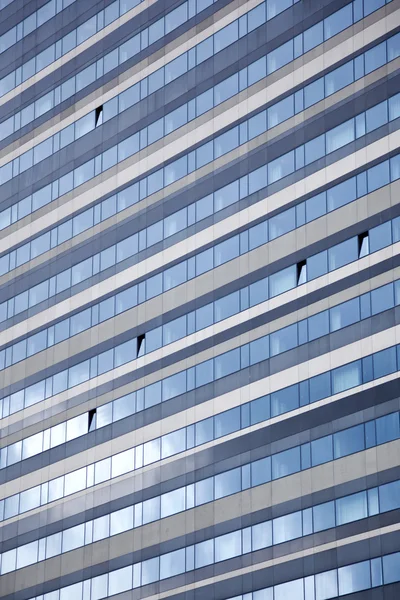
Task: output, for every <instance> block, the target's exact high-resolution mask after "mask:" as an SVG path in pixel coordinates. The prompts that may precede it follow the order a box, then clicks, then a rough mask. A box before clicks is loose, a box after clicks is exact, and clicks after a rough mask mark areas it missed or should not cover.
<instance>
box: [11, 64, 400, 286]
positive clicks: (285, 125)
mask: <svg viewBox="0 0 400 600" xmlns="http://www.w3.org/2000/svg"><path fill="white" fill-rule="evenodd" d="M399 67H400V58H398V59H396V60H394V61H392V62H391V63H388V64H387V65H384V66H383V67H381V68H379V69H377V70H375V71H373V72H372V73H370V74H369V75H367V76H365V77H363V78H361V79H358V80H357V81H356V82H354V83H353V84H350V85H349V86H347V87H345V88H343V89H342V90H339V91H338V92H336V93H335V94H332V95H331V96H329V97H328V98H326V99H324V100H321V101H320V102H318V103H316V104H315V105H312V106H311V107H309V108H308V109H306V110H304V111H303V112H302V113H298V114H297V115H295V116H294V117H292V118H290V119H288V120H286V121H284V122H282V123H281V124H279V125H277V126H276V127H274V128H273V129H271V130H268V131H266V132H265V133H264V134H261V135H259V136H257V137H256V138H253V139H252V140H250V141H249V142H247V143H246V144H242V145H241V146H240V147H238V148H236V149H234V150H232V151H231V152H228V153H227V154H225V155H223V156H222V157H221V158H220V159H216V160H215V161H213V162H212V163H209V164H208V165H206V166H205V167H203V168H202V169H200V171H202V172H204V176H207V174H208V175H210V174H211V172H212V171H213V168H214V164H215V165H219V168H223V167H224V166H229V164H230V163H231V162H232V161H234V160H238V159H243V158H244V157H245V156H246V154H247V153H249V152H253V151H255V150H256V149H257V148H261V147H262V146H263V145H264V144H265V143H269V142H272V141H273V140H274V139H277V140H278V139H280V138H281V137H282V136H283V135H285V134H286V135H289V132H290V131H291V130H292V129H293V128H295V129H296V130H297V127H299V125H301V124H302V123H306V122H307V121H308V120H310V119H312V118H315V117H317V115H319V114H321V113H323V112H324V111H326V110H327V109H328V108H330V107H334V106H335V105H336V104H337V103H342V102H345V101H346V99H349V98H351V97H353V96H354V95H355V94H358V93H359V92H360V91H362V90H364V89H365V87H368V86H370V85H373V84H375V83H376V82H378V81H380V80H383V78H386V77H387V76H389V75H390V74H392V73H394V72H395V71H396V70H397V69H398V68H399ZM271 77H272V76H271ZM271 77H269V78H267V79H271ZM271 85H273V83H271ZM271 85H270V86H269V89H270V87H271ZM265 87H266V80H265V79H264V80H261V81H259V82H257V83H256V84H254V85H253V86H252V88H251V90H252V92H251V93H257V91H258V90H262V89H264V88H265ZM246 91H247V92H249V95H250V89H249V90H245V91H244V92H241V93H240V94H239V95H238V97H233V98H230V99H229V100H227V101H226V102H224V103H223V104H221V105H219V106H217V107H216V108H215V109H213V110H212V111H209V113H206V114H204V115H202V116H201V117H199V118H198V119H195V120H194V121H191V122H190V123H188V124H187V125H186V126H183V127H181V128H180V129H178V130H176V131H175V132H173V133H171V134H170V135H168V136H166V138H162V139H161V140H159V141H158V142H155V143H154V144H152V145H151V146H150V147H148V148H146V149H144V150H143V151H142V154H144V155H146V154H150V153H151V152H152V151H158V150H159V149H162V148H163V147H164V141H168V140H170V141H175V140H178V139H180V140H181V141H182V143H183V145H185V144H186V142H187V140H188V139H190V137H191V134H192V132H193V131H194V130H196V129H197V128H200V129H201V128H202V126H203V124H206V123H207V122H209V121H210V120H212V121H213V122H214V124H215V123H218V121H219V118H220V115H222V114H225V111H226V110H228V109H230V108H231V107H234V106H235V105H236V101H237V99H239V101H240V98H241V97H242V96H243V97H244V98H248V96H246ZM246 114H247V113H246ZM178 183H179V182H178ZM153 196H154V197H153ZM153 196H151V197H149V198H148V199H146V200H145V201H141V202H139V203H138V204H134V205H133V206H131V207H128V208H126V209H125V210H124V211H122V212H121V213H117V214H116V215H113V216H112V217H109V218H108V219H107V220H105V221H102V222H100V223H98V224H97V225H95V226H94V227H91V228H90V229H87V230H86V231H84V232H82V233H80V234H79V235H77V236H76V237H74V238H72V239H70V240H68V241H66V242H64V243H63V244H60V245H59V246H56V247H55V248H52V249H51V250H50V251H48V252H46V253H44V254H42V255H39V256H38V257H36V258H34V259H33V260H31V261H29V262H27V263H25V264H23V265H21V266H19V267H17V268H16V269H13V270H12V271H10V272H8V273H6V274H4V275H3V276H1V277H0V286H3V285H4V284H5V283H8V282H11V281H12V280H14V279H15V278H19V277H20V276H21V275H23V274H25V273H27V272H28V271H31V270H34V269H36V268H37V267H40V266H41V265H44V264H45V263H46V262H47V261H49V260H54V259H55V258H57V257H58V256H61V255H63V254H65V252H68V253H71V251H73V250H74V249H76V248H77V247H79V246H84V245H85V242H87V241H88V240H93V239H94V238H95V239H96V238H97V237H98V236H99V235H101V234H102V233H103V232H105V231H106V230H108V231H109V229H110V228H112V227H114V226H120V225H124V224H125V223H126V222H128V221H130V220H131V219H132V217H135V216H137V217H141V216H142V215H143V213H144V210H143V205H147V206H148V207H149V206H154V205H155V204H157V205H158V204H159V203H160V201H159V200H157V197H158V196H159V193H157V194H154V195H153ZM167 201H168V198H167ZM42 211H43V209H42V210H40V211H38V213H40V214H41V213H42ZM44 214H45V213H44ZM217 216H219V215H217ZM31 217H32V215H31ZM32 220H33V221H34V220H35V215H33V219H32ZM23 221H24V220H23ZM19 224H20V222H17V223H15V224H14V225H11V226H10V227H9V228H8V229H7V230H8V231H9V232H10V234H9V235H8V237H7V239H8V240H9V243H10V244H13V243H14V242H13V240H14V237H15V233H16V232H17V231H18V227H19Z"/></svg>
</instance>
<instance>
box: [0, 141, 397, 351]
mask: <svg viewBox="0 0 400 600" xmlns="http://www.w3.org/2000/svg"><path fill="white" fill-rule="evenodd" d="M399 145H400V131H399V130H398V131H395V132H393V133H391V134H389V135H388V136H387V137H385V138H384V139H380V140H377V141H376V142H373V143H372V144H370V145H369V146H367V147H366V148H363V149H362V150H359V151H357V152H355V153H353V154H352V155H351V157H346V158H345V159H342V160H339V161H337V162H336V163H334V164H333V165H330V166H328V167H326V168H324V169H321V170H320V171H318V172H317V173H314V174H313V175H311V176H309V177H306V178H305V179H303V180H301V181H300V182H297V183H295V184H293V185H291V186H289V187H288V188H285V189H284V190H281V191H280V192H277V193H276V194H273V195H271V196H270V197H268V198H267V199H266V201H265V202H258V203H257V204H255V205H252V206H250V207H248V208H247V209H245V210H244V211H242V212H241V213H239V214H240V218H239V215H238V214H236V215H232V216H231V217H229V218H227V219H225V220H224V221H223V222H222V223H217V224H216V225H215V226H213V227H211V228H208V229H207V230H204V231H201V232H199V233H198V234H196V235H194V236H192V237H191V238H189V239H187V240H183V241H182V242H179V243H177V244H175V245H174V246H172V247H171V248H168V249H166V250H165V251H164V252H161V253H159V254H157V255H154V256H152V257H151V258H150V259H149V260H148V261H146V260H145V261H142V262H141V263H138V264H137V265H134V266H132V267H130V268H128V269H125V270H124V271H122V272H120V273H118V274H116V275H115V276H114V277H112V278H109V279H107V280H104V281H102V282H100V283H98V284H96V285H95V286H92V287H91V300H92V301H94V300H96V299H98V298H101V297H102V296H104V295H106V294H108V293H112V292H114V291H115V290H117V289H118V288H122V287H123V286H125V285H127V284H129V283H130V282H131V281H134V280H135V279H139V278H140V277H143V276H145V275H146V274H147V273H148V269H149V267H150V268H151V269H153V270H155V269H157V268H160V267H162V265H163V264H165V262H171V263H172V262H173V261H174V260H177V259H179V258H180V257H181V256H182V255H185V254H189V253H190V252H193V251H194V250H196V249H197V248H198V247H201V246H202V245H203V244H204V243H207V242H209V241H211V240H213V239H215V237H217V238H218V237H222V236H224V235H228V234H229V233H230V232H231V231H232V230H234V229H235V228H238V227H240V226H242V225H245V224H250V223H251V222H254V220H256V219H258V218H260V217H262V216H265V214H268V213H269V212H271V211H273V210H276V209H277V208H280V206H284V205H285V204H287V203H288V202H290V201H291V200H295V199H296V198H297V197H299V196H300V197H301V196H302V195H304V194H305V193H309V192H312V191H313V190H315V189H318V187H320V186H321V185H325V184H326V183H327V182H329V181H334V180H335V179H337V178H338V177H340V176H342V175H345V174H348V173H351V172H352V171H353V170H354V169H356V168H359V167H362V166H363V165H365V164H368V162H370V161H373V160H375V159H377V158H379V157H380V156H382V155H384V154H386V153H387V152H390V151H391V150H394V149H395V148H397V147H398V146H399ZM205 236H207V237H205ZM149 261H151V266H150V265H149ZM198 279H199V278H198ZM167 297H168V293H167V294H164V295H163V298H164V299H166V298H167ZM86 301H87V291H86V290H85V291H83V292H81V293H78V294H76V295H75V296H73V297H72V298H69V299H68V300H65V301H62V302H60V303H58V304H57V305H56V306H55V307H52V308H51V309H47V310H44V311H42V312H41V313H40V314H38V315H35V316H34V317H31V318H28V319H27V320H25V321H24V322H22V323H19V324H17V325H15V326H13V327H10V328H9V329H8V330H6V331H4V332H3V334H2V341H3V343H4V344H7V343H9V342H10V341H11V340H13V339H16V338H18V337H20V336H23V335H26V334H27V333H28V332H29V331H32V330H34V329H38V328H41V327H43V326H44V325H46V324H47V323H48V322H49V320H50V319H51V320H52V319H54V318H56V319H57V318H61V317H62V316H64V315H66V314H68V312H71V311H73V310H76V309H79V308H80V307H82V306H84V305H85V302H86Z"/></svg>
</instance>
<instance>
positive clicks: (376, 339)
mask: <svg viewBox="0 0 400 600" xmlns="http://www.w3.org/2000/svg"><path fill="white" fill-rule="evenodd" d="M399 336H400V325H398V326H395V327H393V328H391V329H387V330H385V331H383V332H379V333H375V334H374V335H372V336H369V337H366V338H364V339H363V340H361V341H357V342H355V343H352V344H348V345H347V346H345V347H342V348H339V349H337V350H334V351H332V352H329V353H328V354H325V355H322V356H320V357H318V358H316V359H313V360H310V361H307V362H305V363H301V364H299V365H295V366H294V367H291V368H289V369H286V370H284V371H281V372H279V373H277V374H275V375H271V376H270V377H267V378H264V379H260V380H258V381H256V382H254V383H251V384H249V385H248V386H245V387H244V388H240V389H236V390H234V391H231V392H229V393H227V394H224V395H223V396H220V397H216V398H213V399H212V400H210V401H207V402H204V403H203V404H200V405H197V406H195V407H192V408H189V409H186V410H185V411H182V412H180V413H179V415H173V416H171V417H166V418H164V419H162V421H157V422H155V423H151V424H150V425H146V426H144V427H143V428H141V429H139V430H136V431H134V432H129V433H128V434H125V435H122V436H120V437H119V438H117V439H114V440H111V441H109V442H105V443H103V444H98V445H96V446H95V447H94V448H90V449H88V450H86V451H85V452H84V453H81V454H78V455H75V456H72V457H70V458H67V459H65V460H61V461H59V462H57V463H55V464H52V465H48V466H46V467H44V468H42V469H38V470H37V471H35V472H32V473H29V474H27V475H23V476H21V477H20V478H19V479H15V480H12V481H10V482H8V483H6V484H3V485H1V486H0V497H1V498H5V497H8V496H12V495H14V494H15V493H17V492H20V491H23V490H26V489H29V488H31V487H33V486H35V485H37V484H38V483H42V482H43V481H47V480H50V479H53V478H56V477H58V476H60V475H63V474H65V473H67V472H72V471H74V470H76V469H79V468H81V467H83V466H85V465H87V464H89V463H92V462H95V461H98V460H102V459H104V458H107V457H109V456H113V455H115V454H117V453H119V452H122V451H124V450H127V449H129V448H132V447H133V446H136V445H137V444H141V443H144V442H146V441H149V440H151V439H154V438H156V437H158V436H160V435H164V434H166V433H170V432H171V431H175V430H176V429H179V428H180V427H183V426H185V425H190V424H191V423H195V422H197V421H199V420H201V419H204V418H207V417H209V416H211V415H213V414H217V413H218V412H223V411H225V410H228V409H229V408H233V407H234V406H240V405H241V404H243V403H244V402H248V401H249V400H253V399H255V398H258V397H260V396H263V395H265V394H268V393H271V392H273V391H275V390H277V389H281V388H282V387H286V386H289V385H292V384H294V383H298V382H299V381H302V380H304V379H308V378H309V377H313V376H315V375H318V374H320V373H323V372H326V371H327V370H330V369H334V368H336V367H339V366H341V365H343V364H347V363H349V362H352V361H354V360H357V359H359V358H362V357H363V356H367V355H369V354H371V353H372V352H378V351H380V350H383V349H384V348H388V347H391V346H393V345H395V344H396V343H399V341H400V337H399ZM372 383H373V385H374V386H376V385H378V384H379V383H380V380H376V381H374V382H372ZM366 385H369V384H364V385H362V386H361V389H367V388H366V387H365V386H366ZM353 391H356V390H353ZM343 394H344V396H346V395H348V391H346V392H343ZM341 397H343V396H342V395H341V394H338V395H336V396H335V398H336V399H339V398H341ZM321 402H323V403H326V402H327V401H326V400H324V401H321ZM319 406H320V405H319V403H315V404H312V405H307V406H306V407H303V408H301V409H297V410H300V411H304V410H314V409H315V408H318V407H319ZM293 414H300V413H298V412H297V411H294V412H292V413H287V414H284V415H281V416H280V417H276V418H275V419H278V420H280V419H287V418H290V416H293ZM272 422H276V421H272ZM262 426H263V425H261V426H252V427H251V428H249V431H253V430H255V429H257V428H260V427H262ZM244 431H247V430H241V431H239V432H236V433H234V434H231V436H233V437H238V436H241V435H243V433H244ZM229 439H232V437H229ZM222 441H223V439H221V443H222ZM210 444H211V445H214V442H210ZM205 447H207V445H205V446H202V447H201V450H203V449H204V448H205ZM201 450H200V447H198V448H194V449H192V450H187V451H186V452H183V453H181V454H180V455H179V456H180V457H185V456H188V457H189V456H191V455H193V454H195V453H197V452H199V451H201ZM173 460H176V457H171V458H169V459H164V460H162V461H160V463H158V464H159V465H160V466H162V465H163V464H168V463H170V462H172V461H173ZM151 468H154V467H152V466H151V465H149V466H148V467H144V468H143V471H146V470H149V469H151ZM140 471H141V470H140ZM108 485H109V484H108Z"/></svg>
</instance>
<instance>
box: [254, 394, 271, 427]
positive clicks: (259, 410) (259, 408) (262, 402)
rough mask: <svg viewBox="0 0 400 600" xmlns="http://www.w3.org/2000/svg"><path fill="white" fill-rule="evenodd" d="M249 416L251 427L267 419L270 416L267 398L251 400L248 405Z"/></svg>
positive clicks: (268, 399)
mask: <svg viewBox="0 0 400 600" xmlns="http://www.w3.org/2000/svg"><path fill="white" fill-rule="evenodd" d="M250 415H251V416H250V421H251V425H255V424H256V423H260V422H261V421H266V420H267V419H269V418H270V416H271V411H270V398H269V396H263V397H262V398H257V400H253V401H252V402H251V403H250Z"/></svg>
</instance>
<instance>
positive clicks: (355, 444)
mask: <svg viewBox="0 0 400 600" xmlns="http://www.w3.org/2000/svg"><path fill="white" fill-rule="evenodd" d="M364 446H365V444H364V425H356V426H355V427H350V429H346V430H344V431H339V432H338V433H335V434H334V436H333V447H334V457H335V459H337V458H341V457H342V456H347V455H348V454H353V453H354V452H360V450H363V449H364Z"/></svg>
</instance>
